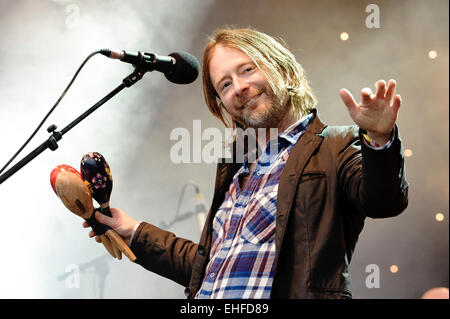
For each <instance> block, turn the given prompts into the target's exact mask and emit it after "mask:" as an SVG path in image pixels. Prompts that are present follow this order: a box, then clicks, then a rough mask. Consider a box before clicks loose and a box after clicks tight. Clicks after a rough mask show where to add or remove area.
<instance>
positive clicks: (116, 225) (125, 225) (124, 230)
mask: <svg viewBox="0 0 450 319" xmlns="http://www.w3.org/2000/svg"><path fill="white" fill-rule="evenodd" d="M110 210H111V215H112V217H108V216H106V215H103V214H101V213H100V212H95V218H96V219H97V221H98V222H100V223H102V224H104V225H107V226H109V227H111V228H112V229H114V230H115V231H116V232H117V233H118V234H119V235H120V236H121V237H122V238H123V240H124V241H125V243H126V244H127V245H128V246H129V245H130V240H131V235H132V233H133V230H134V227H135V226H136V224H137V223H138V222H137V221H136V220H134V219H133V218H131V217H130V216H128V215H127V214H125V213H124V212H123V211H122V210H120V209H117V208H112V207H111V208H110ZM83 227H84V228H88V227H90V225H89V224H88V223H87V222H84V223H83ZM94 236H95V240H96V241H97V242H99V243H100V242H101V238H100V236H98V234H96V233H95V232H94V230H91V231H90V232H89V237H91V238H92V237H94Z"/></svg>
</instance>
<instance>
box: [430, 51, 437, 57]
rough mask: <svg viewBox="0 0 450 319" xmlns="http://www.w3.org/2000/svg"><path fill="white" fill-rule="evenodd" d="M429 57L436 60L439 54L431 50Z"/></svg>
mask: <svg viewBox="0 0 450 319" xmlns="http://www.w3.org/2000/svg"><path fill="white" fill-rule="evenodd" d="M428 57H429V58H430V59H436V57H437V52H436V51H434V50H431V51H430V52H428Z"/></svg>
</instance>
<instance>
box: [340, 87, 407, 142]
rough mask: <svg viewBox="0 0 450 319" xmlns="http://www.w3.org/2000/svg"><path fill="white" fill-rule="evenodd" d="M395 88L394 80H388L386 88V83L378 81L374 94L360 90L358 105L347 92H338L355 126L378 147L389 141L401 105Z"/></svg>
mask: <svg viewBox="0 0 450 319" xmlns="http://www.w3.org/2000/svg"><path fill="white" fill-rule="evenodd" d="M396 86H397V83H396V81H395V80H389V83H388V87H387V88H386V82H385V81H383V80H379V81H377V82H376V83H375V87H376V88H377V92H376V94H372V92H371V90H370V88H364V89H362V90H361V96H362V99H361V102H360V103H359V104H356V102H355V99H354V98H353V96H352V94H351V93H350V92H349V91H348V90H346V89H341V90H340V91H339V93H340V96H341V98H342V101H344V104H345V105H346V106H347V109H348V111H349V113H350V116H351V118H352V119H353V121H354V122H355V124H356V125H358V126H359V127H360V128H361V129H363V130H366V131H367V134H368V135H369V137H370V138H371V139H373V140H375V141H376V142H377V143H378V144H380V145H383V144H386V143H387V142H388V141H389V140H390V138H391V133H392V130H393V129H394V126H395V122H396V121H397V115H398V110H399V108H400V105H401V104H402V99H401V97H400V95H395V89H396Z"/></svg>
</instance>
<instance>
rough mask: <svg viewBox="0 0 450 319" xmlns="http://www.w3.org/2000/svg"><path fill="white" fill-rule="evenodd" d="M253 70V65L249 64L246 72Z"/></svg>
mask: <svg viewBox="0 0 450 319" xmlns="http://www.w3.org/2000/svg"><path fill="white" fill-rule="evenodd" d="M252 70H253V67H252V66H249V67H248V68H246V69H245V72H250V71H252Z"/></svg>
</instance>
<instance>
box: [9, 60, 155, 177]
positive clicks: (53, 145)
mask: <svg viewBox="0 0 450 319" xmlns="http://www.w3.org/2000/svg"><path fill="white" fill-rule="evenodd" d="M140 65H141V64H140ZM140 65H138V66H137V67H136V68H135V70H134V71H133V73H131V74H130V75H128V76H127V77H126V78H124V79H123V80H122V83H121V84H120V85H119V86H118V87H116V88H115V89H114V90H112V91H111V92H110V93H108V94H107V95H106V96H105V97H104V98H102V99H101V100H100V101H98V102H97V103H95V104H94V105H93V106H92V107H91V108H90V109H88V110H87V111H86V112H84V113H83V114H81V115H80V116H79V117H77V118H76V119H75V120H74V121H72V122H71V123H69V125H67V126H66V127H65V128H63V129H62V130H61V132H59V131H57V130H56V129H57V127H56V125H55V124H52V125H50V126H49V127H48V128H47V132H49V133H51V136H50V137H49V138H48V139H47V140H46V141H45V142H44V143H42V144H41V145H39V146H38V147H37V148H36V149H34V150H33V151H31V152H30V153H29V154H28V155H27V156H25V157H24V158H23V159H22V160H21V161H19V162H18V163H17V164H16V165H14V166H13V167H11V168H10V169H9V170H7V171H6V172H5V173H4V174H3V175H1V176H0V184H2V183H3V182H4V181H6V180H7V179H8V178H10V177H11V176H12V175H13V174H14V173H16V172H17V171H18V170H20V169H21V168H22V167H24V166H25V165H26V164H28V163H29V162H30V161H31V160H33V159H34V158H35V157H37V156H38V155H39V154H41V153H42V152H43V151H45V150H46V149H47V148H49V149H51V150H52V151H55V150H56V149H57V148H58V141H59V140H60V139H61V138H62V137H63V135H64V134H66V133H67V132H68V131H70V130H71V129H72V128H74V127H75V126H76V125H77V124H78V123H80V122H81V121H82V120H84V119H85V118H86V117H88V116H89V115H90V114H91V113H92V112H94V111H95V110H96V109H98V108H99V107H100V106H102V105H103V104H105V103H106V102H107V101H108V100H110V99H111V98H112V97H113V96H115V95H116V94H117V93H119V92H120V91H122V90H123V89H124V88H126V87H130V86H132V85H133V84H135V83H136V82H137V81H139V80H140V79H142V77H143V76H144V73H145V72H147V71H149V69H148V67H146V66H145V65H144V64H142V66H140Z"/></svg>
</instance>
